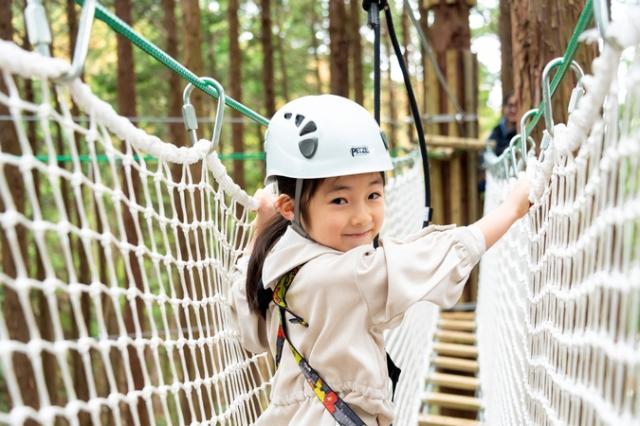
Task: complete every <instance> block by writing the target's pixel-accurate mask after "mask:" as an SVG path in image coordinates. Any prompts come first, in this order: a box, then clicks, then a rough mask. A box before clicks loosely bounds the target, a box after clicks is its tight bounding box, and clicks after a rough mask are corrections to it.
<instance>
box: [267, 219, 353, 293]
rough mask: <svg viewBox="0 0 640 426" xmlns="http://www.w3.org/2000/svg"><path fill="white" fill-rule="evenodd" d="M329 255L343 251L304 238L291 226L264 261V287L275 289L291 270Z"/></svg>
mask: <svg viewBox="0 0 640 426" xmlns="http://www.w3.org/2000/svg"><path fill="white" fill-rule="evenodd" d="M328 253H333V254H342V252H341V251H338V250H334V249H332V248H329V247H326V246H323V245H321V244H318V243H316V242H314V241H311V240H309V239H307V238H304V237H303V236H301V235H300V234H298V233H297V232H296V231H294V230H293V228H291V226H289V227H288V228H287V230H286V231H285V233H284V234H283V235H282V237H281V238H280V240H278V242H276V244H275V245H274V246H273V248H272V249H271V251H270V252H269V255H268V256H267V257H266V259H265V261H264V265H263V266H262V282H263V285H264V287H265V288H273V286H274V284H275V281H276V280H277V279H278V278H280V277H281V276H282V275H284V274H285V273H287V272H289V271H290V270H291V269H293V268H295V267H296V266H299V265H302V264H303V263H306V262H308V261H310V260H311V259H314V258H316V257H318V256H321V255H323V254H328Z"/></svg>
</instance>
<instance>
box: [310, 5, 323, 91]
mask: <svg viewBox="0 0 640 426" xmlns="http://www.w3.org/2000/svg"><path fill="white" fill-rule="evenodd" d="M316 4H317V2H314V1H312V2H309V10H310V13H309V15H310V16H311V25H310V26H309V29H310V30H311V47H312V49H313V59H314V67H313V70H314V72H315V78H316V92H317V93H323V91H324V89H323V84H322V76H321V74H320V52H318V48H319V46H318V38H317V37H316V32H317V31H318V30H317V28H318V14H317V13H316Z"/></svg>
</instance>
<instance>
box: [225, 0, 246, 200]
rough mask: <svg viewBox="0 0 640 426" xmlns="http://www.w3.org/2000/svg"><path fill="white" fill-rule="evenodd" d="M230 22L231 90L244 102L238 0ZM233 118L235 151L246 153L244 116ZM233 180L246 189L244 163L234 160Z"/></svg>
mask: <svg viewBox="0 0 640 426" xmlns="http://www.w3.org/2000/svg"><path fill="white" fill-rule="evenodd" d="M228 21H229V75H230V76H231V77H230V79H229V80H230V81H229V88H230V94H231V97H232V98H234V99H235V100H237V101H238V102H242V51H241V50H240V44H239V42H238V37H239V35H240V28H239V26H240V25H239V22H238V0H230V1H229V9H228ZM231 116H232V117H233V118H234V119H235V120H234V122H233V124H232V125H231V128H232V134H231V140H232V143H233V150H234V151H235V152H243V151H244V124H243V123H242V121H241V120H242V114H240V113H239V112H238V111H236V110H232V112H231ZM233 180H234V181H235V183H237V184H238V185H240V187H242V188H244V186H245V184H244V161H243V160H233Z"/></svg>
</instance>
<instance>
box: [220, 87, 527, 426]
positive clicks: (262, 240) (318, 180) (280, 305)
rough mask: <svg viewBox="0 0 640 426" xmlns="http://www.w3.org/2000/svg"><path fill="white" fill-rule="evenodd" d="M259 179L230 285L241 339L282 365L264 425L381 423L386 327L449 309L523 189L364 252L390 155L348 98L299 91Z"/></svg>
mask: <svg viewBox="0 0 640 426" xmlns="http://www.w3.org/2000/svg"><path fill="white" fill-rule="evenodd" d="M265 151H266V155H267V160H266V161H267V165H266V171H267V177H266V179H267V181H268V182H270V181H275V182H277V188H278V193H279V195H278V197H277V199H276V200H275V202H274V203H273V208H274V209H275V211H277V213H275V214H270V213H269V210H270V209H271V206H270V203H268V202H266V201H265V200H266V199H264V198H263V202H262V204H261V208H260V209H259V213H258V218H257V220H256V222H257V229H256V235H257V238H256V240H255V242H254V244H253V248H252V252H251V257H250V259H249V262H248V267H247V271H246V281H243V280H238V281H237V282H236V283H235V284H234V286H233V287H232V290H231V306H232V311H233V315H234V317H235V320H236V324H237V326H238V328H239V330H240V335H241V341H242V344H243V346H244V347H245V348H246V349H247V350H249V351H252V352H264V351H267V350H269V351H270V352H271V354H273V356H274V358H275V359H276V363H277V364H278V368H277V370H276V373H275V377H274V378H273V387H272V391H271V404H270V406H269V408H268V409H267V410H266V411H265V412H264V413H263V415H262V416H261V417H260V419H259V421H258V424H260V425H268V426H275V425H290V424H291V425H335V424H336V423H338V424H341V425H365V424H366V425H389V424H391V422H392V420H393V407H392V403H391V395H390V392H389V386H388V379H389V377H388V372H387V362H386V359H385V350H384V339H383V331H384V330H385V329H388V328H391V327H394V326H396V325H398V324H399V323H400V322H401V320H402V318H403V315H404V313H405V312H406V310H407V309H408V308H409V307H410V306H411V305H413V304H414V303H416V302H418V301H421V300H428V301H430V302H433V303H435V304H437V305H439V306H441V307H445V308H446V307H450V306H452V305H453V304H454V303H455V302H456V301H457V299H458V298H459V296H460V293H461V292H462V289H463V286H464V283H465V282H466V280H467V278H468V276H469V273H470V272H471V270H472V268H473V267H474V266H475V265H476V263H478V261H479V259H480V256H482V254H483V253H484V251H485V249H486V248H488V247H490V246H491V245H493V243H494V242H495V241H496V240H497V239H498V238H499V237H500V236H502V235H503V234H504V233H505V232H506V231H507V230H508V229H509V227H510V226H511V224H513V223H514V222H515V221H516V220H517V219H518V218H520V217H521V216H523V215H524V214H525V212H526V211H527V209H528V207H529V203H528V200H527V194H528V185H527V183H526V182H522V183H520V184H519V185H517V186H516V188H515V189H514V191H513V193H512V194H511V197H510V198H509V199H508V200H507V201H506V202H505V203H504V204H503V205H502V206H500V207H499V208H498V209H496V210H494V211H493V212H491V213H490V214H489V215H487V216H485V217H484V218H482V219H481V220H479V221H478V222H476V223H475V224H473V225H471V226H467V227H458V228H455V227H453V226H429V227H427V228H425V229H423V230H421V231H419V232H417V233H416V234H414V235H413V236H411V237H409V238H406V239H404V240H402V241H397V240H393V239H386V240H384V241H380V242H379V244H376V245H377V247H374V244H373V243H374V240H376V239H377V235H378V232H379V231H380V228H381V226H382V222H383V219H384V198H383V197H384V172H385V171H387V170H391V168H392V163H391V158H390V156H389V153H388V148H387V145H386V142H385V140H384V138H383V137H382V135H381V132H380V128H379V127H378V125H377V123H376V122H375V121H374V120H373V118H372V117H371V116H370V115H369V113H368V112H367V111H366V110H365V109H364V108H362V107H361V106H359V105H358V104H356V103H354V102H352V101H350V100H348V99H345V98H341V97H338V96H333V95H323V96H307V97H303V98H299V99H296V100H294V101H292V102H290V103H288V104H287V105H285V106H284V107H282V108H281V109H280V110H279V111H278V112H277V113H276V114H275V115H274V117H273V119H272V120H271V122H270V123H269V127H268V129H267V135H266V141H265Z"/></svg>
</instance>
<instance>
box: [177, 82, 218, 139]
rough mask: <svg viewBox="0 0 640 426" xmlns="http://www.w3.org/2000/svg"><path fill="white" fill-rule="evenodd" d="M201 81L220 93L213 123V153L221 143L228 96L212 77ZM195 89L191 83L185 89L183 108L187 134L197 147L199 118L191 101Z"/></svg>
mask: <svg viewBox="0 0 640 426" xmlns="http://www.w3.org/2000/svg"><path fill="white" fill-rule="evenodd" d="M200 80H202V81H204V82H205V83H207V84H209V85H211V86H213V88H214V89H216V91H217V92H218V105H217V107H216V116H215V118H214V121H213V136H212V139H211V142H212V144H211V151H213V150H215V149H216V148H217V147H218V142H219V141H220V132H221V131H222V119H223V117H224V103H225V99H226V96H225V94H224V88H223V87H222V85H221V84H220V83H219V82H218V81H217V80H215V79H213V78H211V77H200ZM194 87H195V86H194V85H193V84H192V83H189V84H187V87H185V88H184V92H182V103H183V104H184V105H183V106H182V118H183V120H184V126H185V127H186V128H187V132H188V133H189V138H190V139H191V144H192V145H195V143H196V142H198V135H197V134H196V130H197V129H198V118H197V116H196V110H195V108H194V107H193V105H192V104H191V101H190V100H189V98H190V96H191V92H193V88H194Z"/></svg>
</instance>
